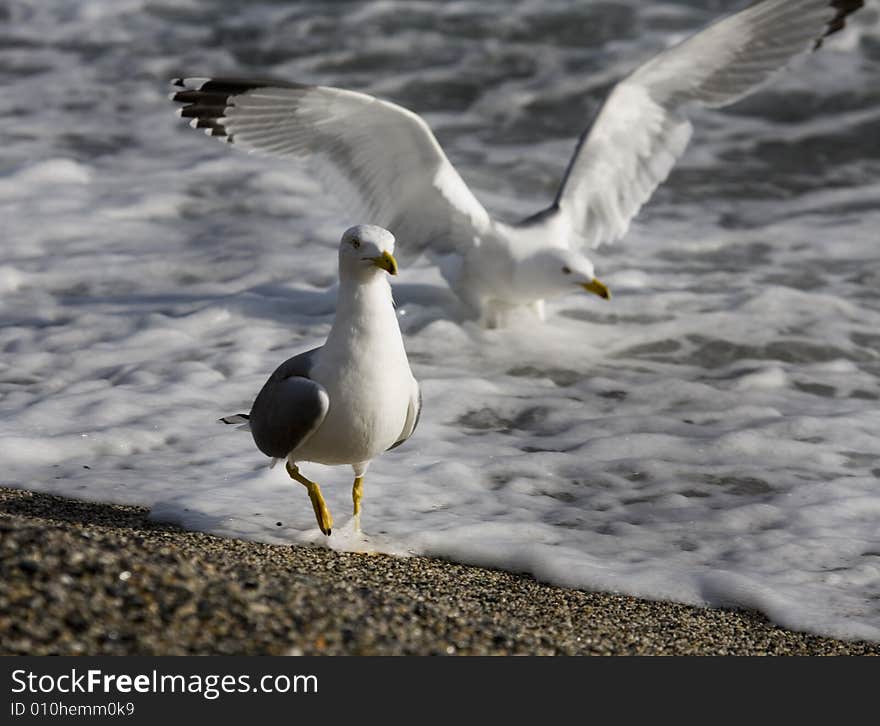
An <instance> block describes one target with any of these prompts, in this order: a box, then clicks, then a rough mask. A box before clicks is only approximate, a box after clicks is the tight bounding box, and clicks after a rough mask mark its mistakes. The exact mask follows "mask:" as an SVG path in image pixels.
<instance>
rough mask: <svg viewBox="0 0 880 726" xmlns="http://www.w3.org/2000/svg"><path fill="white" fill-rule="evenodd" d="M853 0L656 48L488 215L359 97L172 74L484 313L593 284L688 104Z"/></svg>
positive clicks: (780, 3)
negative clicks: (560, 168) (565, 158)
mask: <svg viewBox="0 0 880 726" xmlns="http://www.w3.org/2000/svg"><path fill="white" fill-rule="evenodd" d="M863 5H864V2H863V0H760V1H759V2H754V3H752V4H751V5H750V6H749V7H747V8H745V9H744V10H742V11H740V12H738V13H735V14H733V15H730V16H728V17H726V18H724V19H722V20H720V21H718V22H716V23H715V24H714V25H710V26H709V27H708V28H706V29H704V30H703V31H701V32H699V33H697V34H696V35H693V36H691V37H690V38H688V39H686V40H685V41H683V42H682V43H680V44H678V45H676V46H674V47H672V48H670V49H668V50H666V51H664V52H662V53H660V54H659V55H658V56H656V57H655V58H653V59H652V60H650V61H648V62H647V63H645V64H644V65H642V66H641V67H639V68H638V69H637V70H636V71H635V72H633V73H632V74H631V75H630V76H629V77H627V78H625V79H624V80H623V81H621V82H620V83H618V84H617V85H616V86H615V87H614V89H613V90H612V91H611V93H610V94H609V96H608V98H607V99H606V100H605V103H604V105H603V107H602V108H601V110H600V112H599V114H598V115H597V116H596V118H595V120H594V121H593V123H592V125H591V126H590V127H589V128H588V129H587V130H586V131H585V132H584V133H583V134H582V135H581V137H580V139H579V140H578V143H577V147H576V148H575V152H574V155H573V156H572V158H571V160H570V161H569V164H568V168H567V169H566V171H565V174H564V176H563V179H562V183H561V185H560V187H559V191H558V192H557V194H556V198H555V199H554V201H553V203H552V204H551V205H550V206H549V207H548V208H546V209H544V210H543V211H540V212H538V213H537V214H533V215H531V216H529V217H527V218H526V219H524V220H523V221H521V222H518V223H516V224H505V223H502V222H500V221H497V220H494V219H492V218H491V217H490V215H489V213H488V212H487V211H486V210H485V209H484V208H483V206H482V205H481V204H480V202H478V201H477V199H476V197H475V196H474V195H473V193H472V192H471V190H470V189H469V188H468V187H467V185H466V184H465V182H464V181H463V180H462V178H461V176H459V174H458V172H457V171H456V170H455V167H453V166H452V164H451V163H450V162H449V159H447V157H446V155H445V154H444V153H443V150H442V149H441V148H440V145H439V144H438V143H437V139H436V138H435V137H434V134H433V133H432V132H431V129H430V128H429V127H428V125H427V124H426V123H425V121H424V120H423V119H422V118H421V117H420V116H418V115H417V114H415V113H413V112H412V111H409V110H408V109H405V108H403V107H401V106H398V105H395V104H393V103H389V102H388V101H382V100H380V99H377V98H374V97H373V96H370V95H367V94H365V93H358V92H355V91H348V90H343V89H340V88H329V87H325V86H308V85H301V84H292V83H279V82H274V81H255V80H240V79H224V78H180V79H177V80H175V81H174V84H175V86H176V87H178V88H180V89H182V90H179V91H177V92H175V93H174V94H172V99H173V100H175V101H177V102H179V103H181V104H183V107H182V108H180V109H179V114H180V115H181V116H183V117H184V118H189V119H191V121H190V125H191V126H193V127H194V128H201V129H204V130H205V131H206V132H207V133H208V135H210V136H217V137H220V138H222V139H223V140H225V141H227V142H229V143H231V144H234V145H236V146H240V147H242V148H243V149H247V150H250V151H260V152H265V153H269V154H276V155H282V156H293V157H302V158H308V159H310V160H313V161H314V162H316V165H317V166H316V168H317V170H318V171H319V172H322V173H323V175H324V176H325V177H326V178H327V180H328V182H331V183H329V184H328V186H329V188H330V189H332V190H333V191H334V192H336V193H338V194H340V196H341V200H342V201H344V202H346V203H348V204H350V205H351V206H350V207H349V208H350V209H351V211H352V212H356V213H358V214H359V215H361V218H363V219H369V220H370V221H371V222H374V223H376V224H381V225H382V226H383V227H387V228H388V229H389V230H391V231H392V232H393V233H394V234H396V235H397V236H398V238H400V239H403V240H406V245H407V249H408V250H409V249H412V250H414V251H416V252H425V251H428V252H431V253H440V254H448V253H451V254H449V256H447V257H446V258H445V259H446V260H447V261H448V260H450V259H451V260H452V261H453V263H452V264H446V265H444V266H442V267H441V271H442V272H443V275H444V277H445V278H446V280H447V281H448V283H449V284H450V286H451V288H452V289H453V290H454V291H455V292H456V293H457V294H458V296H459V297H460V298H461V299H462V301H463V302H464V303H465V304H466V305H467V306H468V307H469V308H470V310H471V311H472V313H473V314H474V315H475V316H479V317H480V318H481V319H482V321H483V323H484V324H486V325H488V326H490V327H492V326H496V325H501V324H503V323H504V321H505V319H506V317H507V314H508V312H509V311H510V309H511V308H513V307H516V306H520V305H530V306H532V308H533V309H534V310H535V312H536V313H537V314H538V316H539V317H540V318H541V319H542V320H543V319H544V305H543V301H544V299H546V298H549V297H551V296H555V295H558V294H561V293H564V292H567V291H569V290H574V289H575V288H576V287H580V288H583V289H585V290H587V291H589V292H591V293H594V294H596V295H598V296H599V297H602V298H606V299H607V298H608V297H609V291H608V288H607V287H606V286H605V285H604V284H602V282H600V281H599V280H598V279H597V278H596V277H595V274H594V271H593V264H592V262H590V260H589V259H588V258H587V257H586V256H585V255H584V252H583V250H584V249H585V248H588V247H598V246H599V245H601V244H604V243H608V242H612V241H614V240H617V239H619V238H621V237H623V236H624V235H625V234H626V232H627V230H628V228H629V225H630V222H631V220H632V219H633V217H635V215H636V214H637V213H638V211H639V209H640V208H641V207H642V205H643V204H645V202H647V201H648V199H649V198H650V197H651V195H652V194H653V192H654V190H655V189H656V188H657V186H658V185H660V184H661V183H662V182H663V181H664V180H665V179H666V178H667V176H668V175H669V173H670V171H671V170H672V167H673V166H674V165H675V162H676V161H677V159H678V157H680V156H681V154H682V153H683V152H684V150H685V147H686V146H687V144H688V141H689V140H690V137H691V132H692V130H693V128H692V126H691V123H690V121H688V118H687V111H688V109H689V107H691V106H694V105H698V106H699V105H702V106H708V107H711V108H719V107H722V106H726V105H728V104H731V103H733V102H735V101H737V100H739V99H741V98H743V97H744V96H746V95H748V94H749V93H751V92H752V91H754V90H755V89H756V88H758V87H759V86H760V85H761V84H762V83H763V82H764V81H766V80H767V79H769V78H770V77H771V76H773V75H774V73H776V72H777V71H778V70H780V69H781V68H783V67H784V66H785V65H786V64H787V63H788V62H789V61H791V60H792V59H793V58H795V57H796V56H799V55H802V54H806V53H809V52H811V51H813V50H816V49H817V48H819V47H820V46H821V45H822V40H823V39H824V38H825V37H826V36H828V35H830V34H831V33H834V32H837V31H838V30H840V29H841V28H843V27H844V24H845V20H846V17H847V16H848V15H850V14H851V13H853V12H855V11H856V10H858V9H859V8H861V7H862V6H863Z"/></svg>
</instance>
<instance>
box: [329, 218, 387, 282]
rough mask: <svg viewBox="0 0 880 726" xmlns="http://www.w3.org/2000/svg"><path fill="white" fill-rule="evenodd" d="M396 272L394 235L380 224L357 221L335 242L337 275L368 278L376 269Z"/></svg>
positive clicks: (372, 275)
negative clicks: (337, 248) (336, 247)
mask: <svg viewBox="0 0 880 726" xmlns="http://www.w3.org/2000/svg"><path fill="white" fill-rule="evenodd" d="M383 271H384V272H387V273H388V274H389V275H396V274H397V261H396V260H395V259H394V235H393V234H391V232H389V231H388V230H387V229H385V228H384V227H377V226H376V225H374V224H359V225H357V226H355V227H351V228H349V229H347V230H346V231H345V234H343V235H342V242H340V243H339V276H340V278H342V277H353V278H356V279H361V280H363V279H370V278H372V277H374V276H375V275H376V274H378V273H380V272H383Z"/></svg>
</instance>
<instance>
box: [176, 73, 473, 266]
mask: <svg viewBox="0 0 880 726" xmlns="http://www.w3.org/2000/svg"><path fill="white" fill-rule="evenodd" d="M174 85H175V86H177V87H178V88H180V89H182V90H180V91H178V92H176V93H174V94H172V96H171V98H172V100H174V101H176V102H177V103H180V104H182V106H183V107H182V108H181V109H180V110H179V114H180V115H181V116H183V117H184V118H189V119H191V121H190V125H191V126H193V127H194V128H201V129H204V130H205V131H206V133H208V135H210V136H217V137H219V138H221V139H223V140H224V141H226V142H228V143H231V144H233V145H234V146H239V147H241V148H242V149H245V150H248V151H259V152H263V153H267V154H272V155H276V156H288V157H294V158H301V159H309V160H310V161H311V162H312V163H313V165H314V167H315V170H316V172H317V173H318V175H319V176H321V177H323V178H322V181H324V182H325V186H327V188H328V189H330V190H332V191H333V192H334V193H335V194H336V195H337V196H338V197H339V199H338V201H339V202H340V203H341V208H342V209H344V210H345V212H346V213H349V214H350V215H351V216H350V219H349V223H350V224H355V223H359V222H362V221H363V220H365V219H366V220H369V221H370V222H371V223H373V224H378V225H381V226H382V227H385V228H387V229H389V230H391V232H392V233H393V234H394V235H395V237H397V239H398V249H400V250H401V251H403V252H406V251H407V250H418V251H421V250H423V249H426V248H428V247H429V246H430V248H431V249H432V250H436V251H441V250H446V249H448V248H450V245H451V243H453V242H457V243H458V244H460V245H470V244H473V239H474V237H475V236H477V235H479V234H480V233H481V232H485V231H486V230H487V229H488V228H489V226H490V220H489V215H488V213H487V212H486V210H485V209H484V208H483V206H482V205H481V204H480V203H479V202H478V201H477V199H476V197H474V195H473V194H472V193H471V190H470V189H469V188H468V186H467V185H466V184H465V183H464V180H463V179H462V178H461V176H459V174H458V172H457V171H456V170H455V167H453V166H452V164H451V163H450V162H449V159H447V157H446V154H445V153H443V149H442V148H441V147H440V144H439V143H437V139H436V138H435V136H434V134H433V133H432V132H431V129H430V128H429V127H428V124H427V123H425V121H424V120H423V119H422V118H421V117H420V116H418V115H417V114H415V113H413V112H412V111H409V110H407V109H405V108H403V107H401V106H398V105H396V104H393V103H389V102H387V101H382V100H379V99H378V98H374V97H373V96H369V95H367V94H365V93H358V92H355V91H347V90H344V89H341V88H330V87H326V86H307V85H302V84H294V83H283V82H279V81H259V80H243V79H229V78H178V79H176V80H175V81H174Z"/></svg>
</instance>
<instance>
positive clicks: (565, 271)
mask: <svg viewBox="0 0 880 726" xmlns="http://www.w3.org/2000/svg"><path fill="white" fill-rule="evenodd" d="M562 274H563V275H570V274H571V268H570V267H569V266H568V265H566V266H565V267H563V268H562Z"/></svg>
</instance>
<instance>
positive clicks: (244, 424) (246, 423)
mask: <svg viewBox="0 0 880 726" xmlns="http://www.w3.org/2000/svg"><path fill="white" fill-rule="evenodd" d="M250 418H251V417H250V416H248V415H247V414H246V413H237V414H235V415H234V416H224V417H223V418H219V419H217V422H218V423H222V424H228V425H234V424H240V426H239V427H238V428H239V430H240V431H246V430H248V429H250V427H251V424H250Z"/></svg>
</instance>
